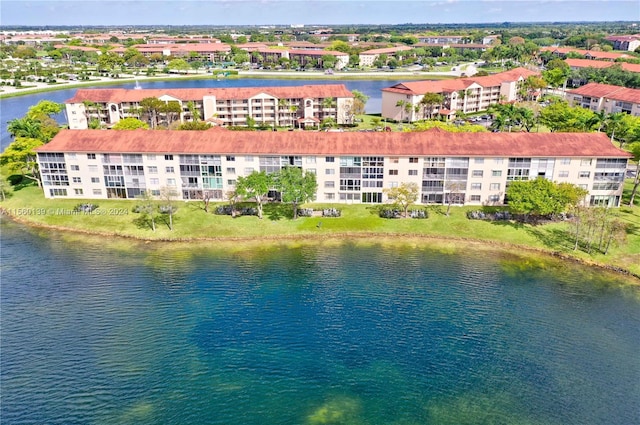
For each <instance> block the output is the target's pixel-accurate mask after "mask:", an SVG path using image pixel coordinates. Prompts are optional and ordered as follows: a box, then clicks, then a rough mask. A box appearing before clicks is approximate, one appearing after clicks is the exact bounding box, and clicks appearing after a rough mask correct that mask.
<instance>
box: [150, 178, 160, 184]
mask: <svg viewBox="0 0 640 425" xmlns="http://www.w3.org/2000/svg"><path fill="white" fill-rule="evenodd" d="M149 184H152V185H154V186H157V185H159V184H160V179H158V178H155V177H154V178H150V179H149Z"/></svg>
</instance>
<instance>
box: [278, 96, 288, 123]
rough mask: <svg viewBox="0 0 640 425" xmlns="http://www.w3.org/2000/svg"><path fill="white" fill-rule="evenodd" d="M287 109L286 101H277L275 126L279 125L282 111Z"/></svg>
mask: <svg viewBox="0 0 640 425" xmlns="http://www.w3.org/2000/svg"><path fill="white" fill-rule="evenodd" d="M286 108H287V99H284V98H282V99H278V113H277V114H276V117H277V122H276V125H278V126H279V125H281V123H280V119H281V118H282V111H283V110H285V109H286Z"/></svg>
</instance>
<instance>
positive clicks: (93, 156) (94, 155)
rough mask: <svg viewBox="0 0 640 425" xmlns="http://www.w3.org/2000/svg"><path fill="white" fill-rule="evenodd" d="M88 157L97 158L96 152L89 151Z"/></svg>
mask: <svg viewBox="0 0 640 425" xmlns="http://www.w3.org/2000/svg"><path fill="white" fill-rule="evenodd" d="M87 159H96V154H95V153H88V154H87Z"/></svg>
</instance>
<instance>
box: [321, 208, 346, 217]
mask: <svg viewBox="0 0 640 425" xmlns="http://www.w3.org/2000/svg"><path fill="white" fill-rule="evenodd" d="M341 215H342V211H341V210H338V209H336V208H325V209H324V210H322V216H323V217H340V216H341Z"/></svg>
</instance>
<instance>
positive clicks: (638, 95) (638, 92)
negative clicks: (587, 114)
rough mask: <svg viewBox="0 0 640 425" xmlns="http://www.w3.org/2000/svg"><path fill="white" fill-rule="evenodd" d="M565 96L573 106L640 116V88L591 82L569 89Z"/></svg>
mask: <svg viewBox="0 0 640 425" xmlns="http://www.w3.org/2000/svg"><path fill="white" fill-rule="evenodd" d="M565 98H566V99H567V101H568V102H569V104H571V105H572V106H582V107H583V108H587V109H591V110H592V111H605V112H607V113H609V114H613V113H616V112H624V113H625V114H631V115H635V116H640V89H629V88H626V87H620V86H613V85H611V84H600V83H589V84H587V85H584V86H582V87H580V88H578V89H575V90H569V91H567V92H566V94H565Z"/></svg>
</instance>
